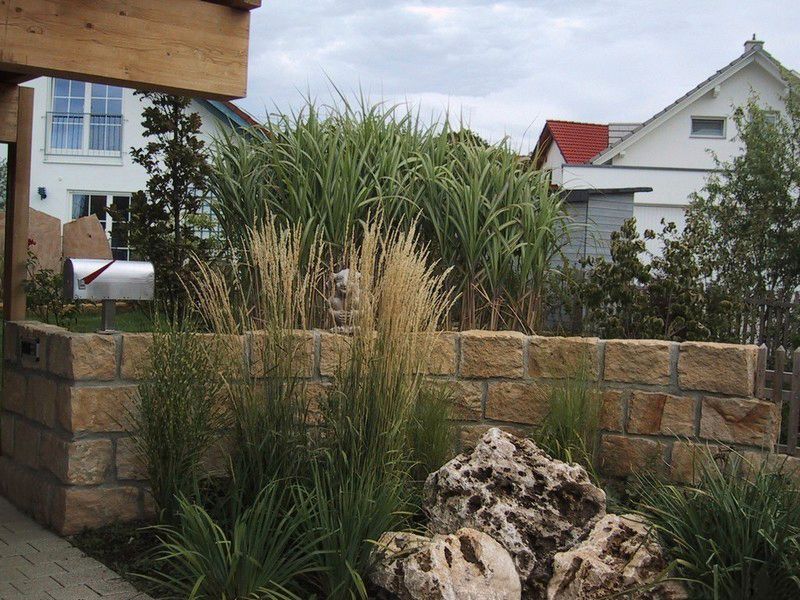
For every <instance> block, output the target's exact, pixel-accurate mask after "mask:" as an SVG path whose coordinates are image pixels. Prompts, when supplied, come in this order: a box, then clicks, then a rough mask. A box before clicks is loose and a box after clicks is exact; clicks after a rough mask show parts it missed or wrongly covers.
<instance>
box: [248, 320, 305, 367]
mask: <svg viewBox="0 0 800 600" xmlns="http://www.w3.org/2000/svg"><path fill="white" fill-rule="evenodd" d="M266 335H267V334H265V333H263V332H253V333H251V334H250V335H249V336H248V339H249V344H250V375H252V376H253V377H265V376H266V375H267V372H268V371H269V370H271V368H272V365H267V368H265V367H264V359H265V358H267V360H270V359H269V356H273V354H271V353H272V352H276V351H280V352H281V353H282V354H283V355H288V356H289V357H291V364H292V370H293V373H294V374H295V375H296V376H297V377H311V376H312V375H313V374H314V332H313V331H300V330H297V331H293V332H291V333H290V334H289V335H287V336H286V338H285V339H284V340H283V341H282V342H281V345H283V346H284V347H283V348H281V349H280V350H275V349H271V348H270V347H269V346H268V342H271V343H274V342H272V341H270V340H268V339H267V337H266Z"/></svg>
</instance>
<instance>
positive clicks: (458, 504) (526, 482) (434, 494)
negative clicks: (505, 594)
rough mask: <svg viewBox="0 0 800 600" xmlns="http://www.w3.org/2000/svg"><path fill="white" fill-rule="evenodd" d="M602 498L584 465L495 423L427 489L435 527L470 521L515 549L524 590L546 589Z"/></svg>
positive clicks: (538, 593) (539, 593)
mask: <svg viewBox="0 0 800 600" xmlns="http://www.w3.org/2000/svg"><path fill="white" fill-rule="evenodd" d="M605 500H606V497H605V493H604V492H603V490H601V489H600V488H598V487H596V486H594V485H593V484H592V482H591V481H590V480H589V476H588V475H587V473H586V470H585V469H583V468H582V467H580V466H578V465H575V464H567V463H564V462H561V461H558V460H554V459H552V458H550V457H549V456H548V455H547V454H546V453H545V452H543V451H542V450H541V449H539V448H538V447H537V446H536V444H534V443H533V442H532V441H531V440H528V439H523V438H517V437H515V436H513V435H511V434H509V433H506V432H504V431H502V430H500V429H498V428H493V429H490V430H489V431H487V432H486V434H484V436H483V437H482V438H481V440H480V441H479V442H478V444H477V445H476V446H475V449H474V450H473V451H472V453H471V454H460V455H459V456H457V457H456V458H454V459H453V460H451V461H450V462H448V463H447V464H446V465H444V466H443V467H442V468H441V469H439V470H438V471H436V472H435V473H431V474H430V475H429V476H428V479H427V480H426V482H425V493H424V507H425V510H426V511H427V513H428V515H429V517H430V526H431V528H432V529H433V531H435V532H438V533H448V532H451V531H455V530H457V529H459V528H461V527H470V528H472V529H477V530H478V531H482V532H484V533H487V534H489V535H490V536H491V537H492V538H494V539H495V540H497V541H498V542H499V543H500V544H501V545H502V546H503V547H504V548H505V549H506V550H508V551H509V552H510V553H511V556H512V557H513V559H514V564H515V565H516V567H517V572H518V573H519V576H520V579H521V582H522V591H523V594H524V597H525V598H544V597H545V592H546V586H547V583H548V581H549V580H550V576H551V575H552V559H553V556H554V555H555V554H556V552H561V551H563V550H566V549H568V548H570V547H571V546H572V545H574V544H575V543H576V542H578V541H579V540H580V539H582V538H583V537H584V536H585V535H586V534H587V533H588V532H589V530H590V529H591V528H592V526H593V525H594V524H595V523H596V522H597V521H598V520H599V519H600V518H601V517H602V516H603V515H604V514H605V505H606V503H605Z"/></svg>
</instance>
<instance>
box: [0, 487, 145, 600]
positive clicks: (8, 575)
mask: <svg viewBox="0 0 800 600" xmlns="http://www.w3.org/2000/svg"><path fill="white" fill-rule="evenodd" d="M134 598H135V599H136V600H152V598H150V597H149V596H148V595H146V594H143V593H141V592H139V591H137V590H136V588H134V587H133V586H132V585H131V584H130V583H128V582H127V581H125V580H124V579H122V578H121V577H120V576H119V575H117V574H116V573H114V572H113V571H112V570H111V569H109V568H108V567H106V566H105V565H103V564H102V563H100V562H99V561H97V560H95V559H93V558H91V557H90V556H87V555H86V554H84V553H83V552H81V550H79V549H78V548H76V547H75V546H73V545H72V544H70V543H69V542H68V541H67V540H65V539H63V538H61V537H59V536H57V535H56V534H54V533H52V532H51V531H48V530H47V529H45V528H44V527H42V526H41V525H39V524H38V523H36V522H35V521H34V520H33V519H31V518H29V517H27V516H26V515H24V514H22V513H21V512H20V511H18V510H17V509H16V508H14V507H13V506H12V505H11V504H10V503H9V502H8V501H7V500H5V499H4V498H0V600H102V599H106V600H110V599H119V600H123V599H125V600H128V599H134Z"/></svg>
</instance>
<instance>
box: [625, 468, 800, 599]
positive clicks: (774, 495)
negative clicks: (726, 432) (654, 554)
mask: <svg viewBox="0 0 800 600" xmlns="http://www.w3.org/2000/svg"><path fill="white" fill-rule="evenodd" d="M743 466H744V467H747V468H746V469H744V471H743V469H742V467H743ZM699 467H700V472H701V483H700V484H699V485H697V486H694V487H681V486H678V485H673V484H669V483H665V482H662V481H659V480H656V479H651V478H646V479H644V480H643V481H642V482H641V485H640V488H641V489H640V493H641V500H640V507H639V510H640V512H641V513H642V514H643V515H644V516H645V517H647V518H648V519H649V520H650V521H651V522H652V523H653V525H654V526H655V528H656V530H657V531H658V532H659V533H660V535H661V537H662V540H663V541H664V542H665V545H666V547H667V548H668V549H669V550H670V552H671V553H672V557H673V558H674V559H676V563H677V576H678V577H680V578H683V579H685V580H686V582H687V584H688V586H689V589H690V591H691V594H692V597H694V598H709V599H713V600H722V599H726V600H727V599H730V600H756V599H766V598H770V599H775V600H783V599H786V600H788V599H790V598H798V597H800V496H798V490H797V488H796V487H795V486H793V485H792V483H791V480H790V478H788V477H787V476H786V475H784V474H781V473H777V474H776V473H774V472H771V471H770V470H768V468H767V467H766V466H761V467H758V468H751V467H750V465H748V464H745V463H743V461H742V459H741V457H739V456H734V458H733V459H732V460H731V461H730V462H729V463H727V464H726V465H725V466H720V465H718V464H717V463H715V462H714V461H702V462H701V463H700V465H699Z"/></svg>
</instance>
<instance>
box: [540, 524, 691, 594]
mask: <svg viewBox="0 0 800 600" xmlns="http://www.w3.org/2000/svg"><path fill="white" fill-rule="evenodd" d="M667 564H668V561H667V559H666V557H665V555H664V551H663V549H662V548H661V545H660V544H659V543H658V540H657V539H655V536H654V534H653V532H652V531H651V530H650V527H649V526H648V525H647V524H646V523H644V522H642V521H641V519H640V518H639V517H637V516H635V515H623V516H619V515H606V516H605V517H603V518H602V519H601V520H600V521H598V522H597V524H596V525H595V526H594V528H593V529H592V531H591V532H589V536H588V537H587V538H586V540H584V541H583V542H581V543H579V544H577V545H576V546H574V547H573V548H571V549H570V550H567V551H566V552H559V553H558V554H556V555H555V558H554V559H553V577H552V579H551V580H550V583H549V585H548V586H547V598H548V600H600V598H608V597H612V596H615V595H616V594H620V593H622V592H625V591H626V590H630V592H629V593H628V594H626V595H625V596H624V597H625V598H627V599H629V600H679V599H683V598H686V597H687V595H686V591H685V589H684V588H683V586H682V585H681V584H680V583H678V582H675V581H667V582H663V583H660V584H658V585H657V586H655V587H653V586H652V584H653V583H654V582H655V581H657V580H658V579H659V578H660V577H661V576H662V575H663V573H664V570H665V569H666V567H667Z"/></svg>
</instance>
